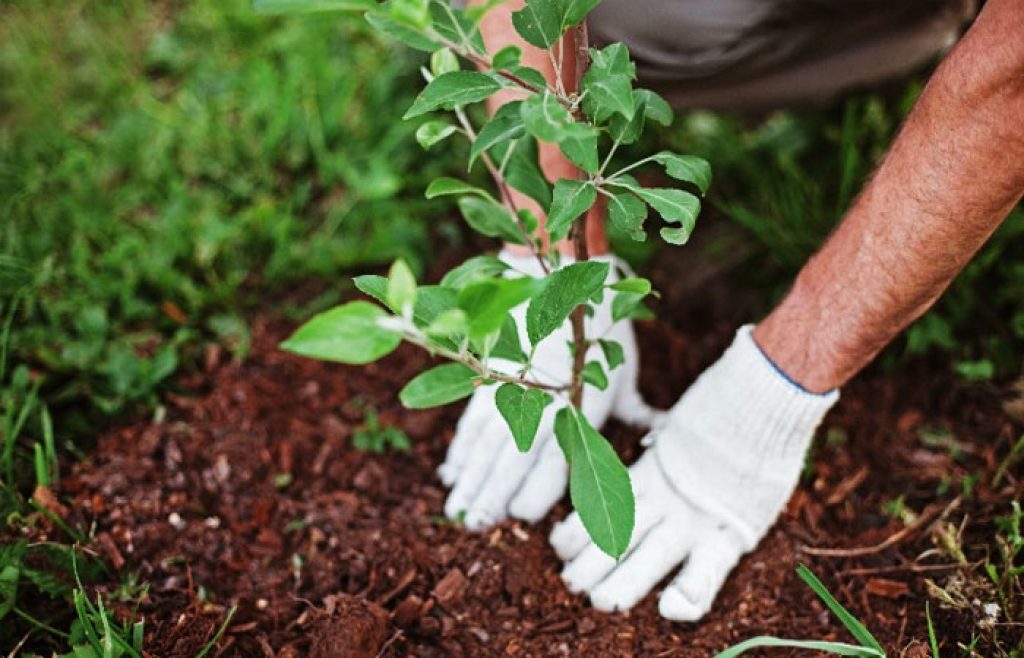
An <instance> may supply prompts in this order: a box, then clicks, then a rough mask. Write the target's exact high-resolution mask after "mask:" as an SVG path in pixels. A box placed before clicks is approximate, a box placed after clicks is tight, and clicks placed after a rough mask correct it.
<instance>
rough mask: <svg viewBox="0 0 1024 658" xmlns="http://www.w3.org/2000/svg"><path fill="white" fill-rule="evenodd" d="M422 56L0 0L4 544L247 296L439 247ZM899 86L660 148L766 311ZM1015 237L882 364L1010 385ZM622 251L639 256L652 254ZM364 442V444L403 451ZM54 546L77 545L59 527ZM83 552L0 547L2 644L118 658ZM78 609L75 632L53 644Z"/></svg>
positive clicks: (362, 36)
mask: <svg viewBox="0 0 1024 658" xmlns="http://www.w3.org/2000/svg"><path fill="white" fill-rule="evenodd" d="M421 61H422V60H421V56H420V55H419V54H416V53H413V52H411V51H409V50H407V49H405V48H403V47H401V46H398V45H396V44H392V43H388V42H385V41H383V40H381V39H379V38H377V37H376V36H374V35H373V34H372V31H371V30H370V29H368V28H367V27H365V26H364V25H363V24H362V23H361V22H360V21H358V20H355V19H344V18H335V17H334V16H330V15H311V16H300V17H296V16H290V17H287V18H270V17H265V16H259V15H256V14H255V13H254V12H253V11H252V10H251V8H250V6H249V3H248V0H195V1H192V2H188V3H163V2H144V1H142V0H120V1H117V2H89V1H88V0H57V1H55V2H43V1H42V0H8V1H7V2H4V3H2V4H0V80H2V81H3V82H2V84H0V323H2V324H0V514H2V515H3V518H4V519H5V521H6V530H4V531H6V532H7V533H9V534H8V535H7V536H9V537H13V536H14V534H13V533H12V529H27V532H29V533H30V534H31V532H32V528H34V527H38V526H39V525H40V524H42V523H44V522H46V521H47V517H46V513H45V511H44V510H42V509H40V508H39V507H37V506H33V504H32V500H31V492H32V490H33V488H34V487H35V486H37V485H44V486H50V485H52V484H53V482H54V481H55V479H56V478H57V477H58V475H59V469H58V460H59V459H65V461H66V460H67V459H68V458H70V457H74V456H78V455H81V454H82V453H83V452H84V451H85V450H87V449H88V442H89V440H90V439H91V438H93V437H95V435H96V434H97V432H98V429H99V428H100V427H102V426H103V425H104V424H106V423H109V422H111V421H114V420H116V419H119V418H123V417H124V416H125V414H127V413H130V412H135V411H138V410H146V409H151V408H152V407H153V406H154V405H156V404H158V402H159V396H160V393H161V392H162V391H163V390H165V389H166V388H167V387H168V386H169V385H170V381H171V377H172V375H173V374H174V373H175V372H176V371H178V370H179V369H181V368H183V367H188V366H189V365H190V364H192V363H194V362H195V361H196V360H197V356H198V355H199V354H200V353H201V351H202V349H203V348H204V346H205V345H206V344H209V343H214V342H215V343H219V344H221V345H224V346H226V347H227V348H229V349H230V350H232V351H234V352H235V353H236V354H237V355H238V356H239V357H244V354H245V352H246V350H247V348H248V344H249V336H248V329H247V325H246V322H245V320H244V318H245V317H247V316H248V315H249V314H251V313H252V312H253V311H255V310H257V309H259V308H261V307H263V308H265V307H266V306H267V304H268V303H270V302H268V300H273V299H281V298H284V297H286V296H287V295H288V293H289V292H290V291H291V290H292V289H293V288H294V287H296V286H298V285H299V284H300V283H301V284H306V283H307V282H309V281H310V280H315V281H317V282H319V284H318V286H316V287H315V288H317V289H319V290H324V291H326V292H324V294H323V295H322V296H321V298H320V303H322V304H329V303H331V302H333V301H335V300H337V299H338V298H339V297H340V296H341V295H343V294H344V293H345V292H346V291H347V290H348V289H349V287H348V286H349V284H348V280H347V277H348V275H349V274H350V273H351V272H352V271H353V270H355V269H357V268H366V267H372V266H373V265H375V264H382V263H386V262H390V261H391V260H392V259H394V258H396V257H402V258H404V259H405V260H406V261H407V262H408V263H410V264H411V265H412V266H413V268H414V269H418V270H420V269H422V267H423V266H424V265H425V263H426V262H427V260H428V257H429V248H430V247H429V244H428V240H427V236H428V235H429V234H430V233H432V232H436V233H438V234H440V235H443V236H455V237H453V238H452V239H457V235H458V231H457V230H454V224H453V220H452V217H453V215H454V213H453V212H452V209H451V208H450V206H449V204H447V203H446V202H444V201H443V200H439V201H426V200H424V198H423V190H424V189H425V188H426V185H427V183H428V182H429V181H430V180H431V179H433V178H434V177H436V176H438V175H442V174H455V173H457V172H458V165H457V164H456V163H457V162H461V161H462V159H460V158H459V156H460V155H461V154H460V153H453V152H452V150H451V149H450V148H449V147H447V146H445V147H438V148H435V149H434V150H433V151H432V152H431V153H430V154H429V155H426V154H424V153H423V152H422V151H421V150H420V148H419V147H418V146H417V145H416V143H415V141H414V139H413V133H414V131H415V129H416V127H417V125H416V122H413V123H411V124H406V123H403V122H401V121H399V118H400V117H401V115H402V114H403V113H404V111H405V109H406V107H407V106H408V105H409V104H410V102H411V100H412V98H413V96H414V95H415V93H416V91H417V90H418V89H419V88H420V86H421V81H420V78H419V76H418V74H417V71H416V69H417V66H418V65H419V64H420V63H421ZM917 89H918V86H917V85H914V84H912V85H911V86H910V87H909V88H908V90H907V92H906V93H905V94H904V95H901V96H895V97H893V96H879V95H866V94H861V95H857V96H855V97H852V98H851V99H850V100H848V101H847V102H846V103H845V104H844V105H843V106H842V107H840V108H837V109H833V110H829V111H824V112H822V111H818V112H795V113H781V114H777V115H774V116H772V117H770V118H769V119H768V120H767V121H764V122H759V123H757V124H742V123H739V122H737V121H734V120H731V119H727V118H724V117H720V116H717V115H712V114H707V113H691V114H688V115H686V116H685V117H682V118H681V120H680V121H679V122H678V127H677V128H673V129H672V130H671V131H667V132H665V133H663V134H662V135H661V136H660V137H659V139H660V140H661V141H662V142H664V143H665V144H664V146H669V147H672V146H675V147H678V150H681V151H683V152H687V153H697V154H701V155H704V156H705V157H707V158H708V159H709V160H710V161H711V162H712V164H713V166H714V169H715V183H714V185H713V186H712V192H711V196H710V197H709V203H710V204H711V205H714V206H715V207H717V208H719V209H720V210H722V211H723V214H724V215H725V216H726V217H728V218H729V220H730V221H732V222H734V223H736V224H737V225H738V226H740V227H741V228H742V229H743V231H744V232H745V233H746V234H747V235H749V236H750V238H751V241H752V243H753V244H755V245H756V246H757V248H756V249H755V250H754V251H753V255H752V256H751V260H750V261H749V263H748V265H749V270H750V271H751V272H754V273H756V279H757V281H758V282H759V283H760V284H763V285H764V286H765V289H766V290H767V291H768V293H769V294H771V295H778V294H779V293H781V291H782V290H783V289H784V287H785V286H786V285H787V284H788V282H789V281H790V280H791V277H792V275H793V274H794V273H795V271H796V270H797V269H798V268H799V266H800V265H801V264H802V263H803V262H804V260H805V259H806V258H807V256H808V255H809V254H810V253H811V252H812V251H813V250H814V249H815V248H816V246H817V245H818V244H819V243H820V241H821V240H822V238H823V237H824V236H825V235H826V234H827V233H828V231H829V230H830V229H831V227H832V226H833V225H834V223H835V221H836V220H837V218H838V217H839V216H840V215H841V213H842V211H843V210H844V209H845V208H846V207H847V205H848V204H849V203H850V201H851V199H852V197H853V195H854V194H855V193H856V191H857V190H858V189H859V187H860V185H861V183H862V182H863V180H864V179H865V178H866V176H867V175H868V174H869V173H870V171H871V169H872V167H873V166H874V163H875V162H876V161H877V160H878V158H880V157H881V155H882V153H883V152H884V150H885V148H886V146H887V145H888V143H889V141H890V140H891V138H892V135H893V133H894V131H895V130H896V128H897V126H898V124H899V121H900V119H901V117H902V116H903V115H904V114H905V112H906V110H907V108H908V107H909V106H910V104H911V102H912V100H913V98H914V96H915V94H916V93H917ZM460 148H461V147H460ZM698 230H699V229H698ZM1022 233H1024V213H1020V212H1018V213H1017V215H1016V216H1015V217H1014V219H1012V220H1011V221H1009V222H1007V224H1006V225H1005V226H1004V227H1003V228H1002V229H1001V230H1000V231H999V232H998V233H997V235H996V236H995V237H994V238H993V240H992V241H991V242H990V244H989V246H988V247H986V249H985V250H984V252H983V253H982V254H981V256H980V257H979V258H978V259H977V260H976V261H975V262H973V263H972V264H971V265H970V266H969V267H968V269H967V271H966V272H965V273H964V274H963V275H962V276H961V277H960V278H959V279H958V281H957V282H956V283H955V284H954V286H953V288H952V289H951V290H950V292H949V293H948V294H947V295H946V296H945V297H944V298H943V300H942V301H941V302H940V303H939V305H938V306H937V307H936V309H935V310H934V311H933V312H931V313H929V314H928V316H926V317H925V318H924V319H923V320H922V321H920V322H918V323H917V324H915V325H914V326H913V327H912V328H911V329H910V331H909V332H908V333H907V338H906V340H905V341H903V342H902V343H901V347H899V348H897V349H896V350H892V351H890V353H889V358H891V359H894V358H896V357H898V356H899V352H906V353H911V354H921V353H925V352H934V351H938V352H942V353H946V354H949V355H950V356H951V361H953V362H955V363H957V364H959V365H958V368H959V370H960V371H961V372H963V373H966V374H967V375H969V376H971V377H982V378H984V377H987V376H990V375H992V374H994V375H996V376H999V375H1002V374H1006V373H1008V372H1014V371H1016V370H1019V367H1020V362H1021V358H1022V357H1024V354H1022V349H1024V340H1022V338H1024V307H1022V306H1021V302H1020V300H1022V299H1024V235H1021V234H1022ZM629 245H630V246H631V247H634V255H636V256H642V255H643V254H644V253H645V252H648V251H649V247H647V246H641V247H640V248H639V249H636V247H637V246H638V245H637V244H636V243H629ZM754 278H755V277H751V279H752V280H753V279H754ZM369 425H370V424H369V422H368V430H370V429H372V428H370V427H369ZM366 438H367V447H368V448H370V449H375V448H376V447H377V444H378V443H381V445H383V444H385V443H388V442H389V441H390V443H392V446H393V447H398V448H401V445H400V442H399V441H398V440H397V439H394V438H393V437H391V438H389V437H384V438H386V439H388V440H387V441H383V440H382V438H381V437H379V436H377V435H376V434H373V433H372V432H371V434H368V435H367V437H366ZM1014 455H1015V456H1016V452H1015V453H1014ZM1008 459H1009V458H1008ZM49 522H50V523H53V522H54V521H53V519H49ZM4 531H0V532H4ZM52 535H53V537H54V539H59V540H62V541H65V542H68V543H73V542H75V541H78V540H80V539H84V540H88V537H87V536H86V537H82V536H81V535H80V530H78V529H75V528H71V527H65V528H64V529H61V528H59V526H58V528H57V529H56V530H54V531H53V533H52ZM69 551H70V552H69ZM76 555H77V558H78V566H79V568H80V572H81V577H82V580H83V581H84V585H82V586H79V587H76V583H75V581H74V579H73V578H72V569H71V565H72V558H73V557H75V556H76ZM83 560H84V554H83V553H81V552H80V551H79V552H77V553H76V552H75V549H72V548H70V547H69V546H61V545H60V544H49V543H47V544H36V543H27V542H25V541H24V540H21V539H19V540H17V541H9V542H7V543H6V544H0V635H2V637H5V638H6V637H19V638H20V637H22V636H24V634H25V633H26V632H28V631H30V630H31V631H32V632H33V633H34V634H35V635H34V636H33V641H35V638H38V637H43V636H49V637H50V638H51V640H52V642H51V643H50V644H47V645H45V646H46V647H47V649H50V650H56V651H61V650H65V649H66V648H67V642H66V640H67V639H68V638H67V637H64V636H67V635H69V634H70V633H72V632H85V630H84V626H82V625H83V624H86V622H87V621H88V620H92V622H91V623H92V624H93V625H92V626H91V628H92V630H93V632H94V634H95V635H96V637H97V638H98V639H102V638H103V637H105V636H109V637H111V638H112V637H113V636H114V635H115V634H120V635H119V637H122V639H124V640H125V641H126V642H128V643H129V644H131V646H132V648H133V649H136V650H137V648H136V644H135V638H134V637H133V635H134V633H136V631H135V630H134V628H133V627H129V626H118V627H116V628H115V627H111V628H110V629H109V632H108V629H107V628H106V626H105V624H109V623H112V621H111V619H110V617H109V615H108V614H107V611H106V610H104V609H103V607H102V606H101V605H100V604H96V605H94V604H93V603H92V600H93V598H95V597H93V598H90V597H88V596H87V595H86V594H85V590H86V589H87V588H88V587H89V582H90V579H91V578H98V577H102V575H103V568H102V565H99V564H92V563H91V562H90V563H89V564H88V565H86V564H85V563H84V562H83ZM76 591H77V592H79V593H78V594H76ZM76 602H77V603H78V604H79V605H80V606H81V610H82V614H83V615H84V617H83V619H84V621H83V619H80V620H79V626H78V627H74V628H72V626H71V624H72V623H73V620H74V619H75V618H76V615H75V605H74V604H75V603H76ZM29 604H30V605H32V606H34V607H32V608H31V609H29V608H27V607H25V606H26V605H29ZM61 605H63V607H64V608H65V610H64V611H63V612H60V611H59V610H60V607H61ZM30 620H34V622H33V621H30ZM105 620H106V621H105ZM118 623H123V622H118ZM40 624H42V625H44V626H45V627H49V628H52V629H53V630H55V631H57V632H56V633H50V631H48V630H46V628H45V627H44V626H40ZM76 629H77V630H76ZM119 629H120V630H119ZM76 637H77V636H76ZM112 641H113V640H112ZM101 648H102V647H101Z"/></svg>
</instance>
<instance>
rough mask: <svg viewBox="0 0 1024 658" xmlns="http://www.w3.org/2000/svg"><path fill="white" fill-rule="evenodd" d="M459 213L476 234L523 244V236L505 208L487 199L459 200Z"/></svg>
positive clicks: (468, 198)
mask: <svg viewBox="0 0 1024 658" xmlns="http://www.w3.org/2000/svg"><path fill="white" fill-rule="evenodd" d="M459 211H460V212H461V213H462V216H463V218H465V220H466V223H467V224H469V225H470V226H471V227H473V229H474V230H475V231H476V232H477V233H481V234H483V235H486V236H487V237H489V238H501V239H502V240H505V241H506V242H514V243H516V244H523V234H522V233H521V232H520V231H519V226H518V225H517V224H516V223H515V221H514V220H513V219H512V214H511V212H510V211H509V209H508V208H506V207H505V206H503V205H501V204H499V203H497V202H495V201H490V200H488V199H481V198H478V197H474V196H464V197H462V198H461V199H459Z"/></svg>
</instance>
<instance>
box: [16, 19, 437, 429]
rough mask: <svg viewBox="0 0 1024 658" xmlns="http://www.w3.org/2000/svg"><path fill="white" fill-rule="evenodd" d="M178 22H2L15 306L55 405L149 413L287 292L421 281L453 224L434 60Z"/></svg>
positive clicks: (318, 32) (341, 25)
mask: <svg viewBox="0 0 1024 658" xmlns="http://www.w3.org/2000/svg"><path fill="white" fill-rule="evenodd" d="M169 7H170V5H166V4H161V3H145V2H123V3H122V2H119V3H92V2H85V1H72V2H60V3H56V4H55V5H53V4H50V3H42V2H30V1H27V0H26V1H18V2H13V3H6V4H5V5H4V7H3V9H0V12H2V13H0V17H2V20H0V78H2V79H3V80H4V84H3V86H2V88H0V154H2V155H0V186H2V190H3V192H2V194H0V204H2V205H0V213H2V214H3V216H4V218H5V219H4V221H3V222H2V224H0V258H2V260H0V273H2V274H3V276H0V285H2V286H3V288H2V289H0V292H2V294H3V295H4V299H5V310H6V309H9V308H11V306H12V303H13V302H12V301H11V300H12V297H13V296H14V295H15V294H16V293H18V292H19V291H20V293H21V294H20V300H21V303H20V305H19V306H18V308H17V311H16V314H15V317H14V324H15V326H16V327H17V331H15V332H14V333H13V335H12V342H11V346H10V349H11V354H12V357H13V360H14V361H15V362H16V363H25V364H28V365H29V366H30V367H31V368H32V369H33V372H34V373H35V374H37V375H40V376H42V377H43V378H44V382H43V385H42V392H41V393H42V396H43V397H44V398H45V399H46V400H47V402H48V404H50V405H51V406H67V405H74V404H79V403H81V402H82V401H86V402H88V404H89V406H90V407H92V408H94V409H96V410H99V411H102V412H104V413H107V414H117V413H120V412H122V411H124V410H125V409H126V408H128V407H130V406H131V405H133V404H135V403H139V402H143V403H151V402H152V401H153V400H154V399H155V398H154V397H153V392H154V391H155V390H156V389H157V387H158V386H159V385H160V384H161V383H162V382H164V381H165V380H166V379H167V378H168V377H169V376H170V375H171V374H172V373H173V372H174V371H175V370H176V369H177V368H178V367H179V365H180V364H181V363H182V361H183V360H186V359H188V358H189V356H190V355H189V348H190V347H191V346H194V345H197V344H199V343H201V342H203V341H206V340H219V341H223V342H227V343H229V344H231V345H235V346H244V345H245V340H244V339H245V336H244V334H245V324H244V322H242V321H241V319H240V318H241V314H242V313H243V312H244V311H246V310H247V309H251V308H253V307H255V306H256V305H258V304H260V303H261V302H262V301H263V300H264V299H265V295H266V294H268V293H269V292H272V291H274V290H287V288H288V286H289V285H291V284H294V283H295V282H298V281H303V280H307V279H309V278H321V279H324V280H325V281H336V282H338V283H340V281H341V275H342V273H344V272H346V271H348V270H349V269H350V268H352V267H353V266H356V265H367V264H372V263H378V262H384V261H387V260H390V259H392V258H393V257H395V256H398V255H402V256H405V257H406V258H407V259H409V261H410V262H412V263H413V264H414V265H416V264H421V263H422V262H423V258H424V255H425V253H426V250H427V245H426V240H425V235H426V230H427V226H428V223H429V222H430V221H431V220H437V219H439V218H441V217H444V216H446V215H449V214H450V212H449V211H448V210H447V209H446V208H445V206H444V204H443V203H440V202H427V201H425V200H423V196H422V189H423V188H424V187H425V184H426V182H427V181H428V180H429V179H430V178H431V177H432V176H433V175H436V174H439V173H443V172H444V171H445V167H446V166H448V161H447V160H446V159H445V157H444V155H443V154H442V155H441V156H440V157H430V158H425V157H424V156H423V154H422V152H421V151H420V149H419V147H418V146H417V145H416V144H415V142H414V141H413V139H412V132H413V130H414V129H415V127H416V126H415V125H409V124H405V123H402V122H400V121H398V117H400V116H401V114H402V112H403V111H404V108H405V106H406V105H407V103H408V102H409V101H410V99H411V98H412V96H413V94H414V93H415V91H416V89H417V87H418V84H419V83H418V79H417V76H416V72H415V69H416V65H417V62H418V60H417V58H416V55H415V54H413V53H411V52H409V51H407V50H404V49H402V48H400V47H397V46H392V45H384V44H382V43H381V42H380V41H379V40H378V39H376V38H375V37H373V36H371V35H370V33H369V30H368V29H367V28H365V27H364V26H363V25H362V24H361V23H360V22H359V21H358V20H354V19H342V20H324V19H323V18H322V17H311V18H289V19H286V20H285V19H272V18H267V17H262V16H257V15H255V14H254V13H253V12H252V11H251V10H250V9H249V7H248V5H247V3H246V2H243V1H240V0H239V1H233V2H227V3H225V2H213V1H205V2H193V3H188V4H187V5H185V6H183V7H182V8H181V9H177V10H175V11H174V13H167V12H168V11H169V9H168V8H169ZM55 417H56V418H57V421H58V422H57V426H58V430H61V429H67V422H68V416H67V415H66V414H57V413H55Z"/></svg>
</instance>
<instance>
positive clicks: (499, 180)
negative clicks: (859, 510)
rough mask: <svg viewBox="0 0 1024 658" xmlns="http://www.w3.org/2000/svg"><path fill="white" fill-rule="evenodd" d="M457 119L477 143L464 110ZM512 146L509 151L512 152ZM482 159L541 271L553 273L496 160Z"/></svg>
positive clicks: (458, 112) (456, 115)
mask: <svg viewBox="0 0 1024 658" xmlns="http://www.w3.org/2000/svg"><path fill="white" fill-rule="evenodd" d="M455 117H456V118H457V119H458V120H459V123H460V124H462V129H463V130H464V131H465V132H466V137H468V138H469V141H470V142H475V141H476V131H475V130H473V124H471V123H470V122H469V117H467V116H466V113H465V112H463V111H462V108H460V107H456V108H455ZM511 148H512V147H511V146H509V151H510V152H511ZM480 159H481V160H483V163H484V166H485V167H487V171H488V172H490V174H491V178H493V179H494V184H495V185H497V186H498V190H499V191H500V192H501V196H502V198H503V199H504V201H505V203H506V204H508V207H509V208H510V209H511V211H512V219H513V220H515V223H516V226H517V227H518V228H519V232H520V233H521V234H522V236H523V242H524V243H525V244H526V246H527V247H529V248H530V251H531V252H532V253H533V256H534V258H536V259H537V262H538V263H540V268H541V271H542V272H544V274H545V275H547V274H550V273H551V268H550V267H549V266H548V263H547V261H546V260H545V259H544V255H543V254H542V253H541V252H540V250H538V249H537V246H536V243H535V242H534V241H533V236H532V235H530V232H529V231H527V230H526V226H525V225H524V224H523V220H522V219H520V218H519V208H518V207H517V206H516V202H515V200H514V199H513V198H512V190H511V188H509V186H508V183H506V182H505V177H504V176H502V175H501V172H500V171H499V170H498V168H497V167H495V166H494V160H492V159H491V156H490V155H488V154H487V153H486V152H485V153H482V154H481V155H480Z"/></svg>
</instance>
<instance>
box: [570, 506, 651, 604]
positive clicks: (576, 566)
mask: <svg viewBox="0 0 1024 658" xmlns="http://www.w3.org/2000/svg"><path fill="white" fill-rule="evenodd" d="M636 507H637V513H636V523H635V524H634V527H633V536H632V537H631V538H630V542H629V547H627V548H626V552H625V555H627V556H628V555H629V554H630V552H631V551H633V550H634V549H635V548H636V547H637V546H639V545H642V543H643V541H644V539H645V538H646V536H647V534H648V531H651V529H652V528H654V527H656V526H657V525H658V523H659V522H661V519H662V517H661V513H660V509H658V508H657V507H656V506H655V505H651V504H647V501H641V500H638V501H637V505H636ZM618 564H619V562H618V561H617V560H616V559H615V558H613V557H611V556H610V555H608V554H607V553H605V552H604V551H602V550H601V549H600V548H598V547H597V544H594V543H591V544H589V545H587V546H586V548H584V549H583V550H582V551H580V553H579V555H577V556H576V557H575V558H574V559H573V560H572V562H570V563H569V564H567V565H566V566H565V569H563V570H562V580H563V581H565V585H566V587H568V588H569V590H570V591H572V592H583V591H587V592H589V591H590V590H592V589H593V588H594V587H595V586H596V585H597V584H598V583H600V582H601V581H602V580H604V579H605V577H606V576H608V574H610V573H611V572H612V571H613V570H614V569H615V567H616V566H617V565H618Z"/></svg>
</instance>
